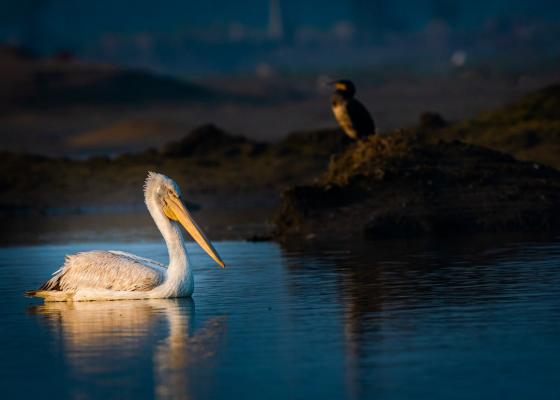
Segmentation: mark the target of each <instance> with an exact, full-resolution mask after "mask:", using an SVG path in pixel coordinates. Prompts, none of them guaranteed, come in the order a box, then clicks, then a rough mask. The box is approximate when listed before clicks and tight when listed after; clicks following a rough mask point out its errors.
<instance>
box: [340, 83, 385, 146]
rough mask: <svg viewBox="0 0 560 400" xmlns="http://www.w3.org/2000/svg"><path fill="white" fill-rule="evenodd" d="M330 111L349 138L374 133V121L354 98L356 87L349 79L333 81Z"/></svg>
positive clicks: (359, 137) (362, 136)
mask: <svg viewBox="0 0 560 400" xmlns="http://www.w3.org/2000/svg"><path fill="white" fill-rule="evenodd" d="M333 84H334V87H335V91H334V93H333V96H332V111H333V114H334V117H335V118H336V121H337V122H338V124H339V125H340V127H341V128H342V130H343V131H344V133H346V135H348V136H349V137H350V138H351V139H354V140H358V139H363V138H365V137H366V136H370V135H375V123H374V122H373V119H372V118H371V115H370V114H369V112H368V110H367V109H366V108H365V107H364V105H363V104H362V103H360V102H359V101H358V100H356V99H355V98H354V94H356V87H355V86H354V84H353V83H352V82H351V81H349V80H339V81H335V82H333Z"/></svg>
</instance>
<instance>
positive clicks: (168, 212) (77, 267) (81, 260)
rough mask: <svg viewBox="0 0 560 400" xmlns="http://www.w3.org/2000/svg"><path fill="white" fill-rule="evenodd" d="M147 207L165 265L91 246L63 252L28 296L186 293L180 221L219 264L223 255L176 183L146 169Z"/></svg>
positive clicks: (189, 281)
mask: <svg viewBox="0 0 560 400" xmlns="http://www.w3.org/2000/svg"><path fill="white" fill-rule="evenodd" d="M144 197H145V201H146V205H147V207H148V210H149V212H150V214H151V216H152V218H153V219H154V222H155V223H156V225H157V227H158V228H159V230H160V232H161V234H162V236H163V238H164V240H165V243H166V245H167V249H168V252H169V265H168V266H167V267H165V266H164V265H163V264H161V263H159V262H157V261H154V260H151V259H148V258H144V257H139V256H136V255H134V254H130V253H125V252H122V251H99V250H96V251H89V252H83V253H77V254H74V255H69V256H66V261H65V263H64V265H63V266H62V267H61V268H60V269H59V270H57V271H56V272H55V273H54V274H53V277H52V278H51V279H49V280H48V281H47V282H45V283H44V284H43V285H42V286H41V287H40V288H39V290H37V291H30V292H27V294H28V295H29V296H36V297H43V298H44V299H45V300H46V301H85V300H124V299H147V298H169V297H186V296H190V295H191V294H192V293H193V290H194V277H193V274H192V270H191V268H190V265H189V260H188V255H187V253H186V250H185V246H184V241H183V236H182V235H181V231H180V228H179V225H178V224H179V223H180V224H181V225H183V226H184V228H185V229H186V230H187V231H188V232H189V233H190V234H191V235H192V236H193V238H194V239H195V240H196V242H197V243H198V244H199V245H200V246H201V247H202V248H203V249H204V250H206V252H207V253H208V254H209V255H210V256H211V257H212V258H213V259H214V260H215V261H216V262H217V263H218V264H220V265H221V266H222V267H223V266H224V264H223V261H222V260H221V259H220V257H219V256H218V254H217V252H216V250H215V249H214V247H213V246H212V244H211V243H210V241H209V240H208V239H207V237H206V235H205V234H204V232H203V231H202V230H201V229H200V227H199V226H198V225H197V224H196V223H195V222H194V220H193V219H192V217H191V216H190V214H189V212H188V211H187V209H186V207H185V206H184V204H183V202H182V201H181V200H180V189H179V187H178V186H177V184H176V183H175V182H174V181H172V180H171V179H169V178H168V177H166V176H165V175H161V174H157V173H153V172H150V173H149V174H148V178H147V179H146V184H145V186H144Z"/></svg>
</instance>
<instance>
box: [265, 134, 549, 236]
mask: <svg viewBox="0 0 560 400" xmlns="http://www.w3.org/2000/svg"><path fill="white" fill-rule="evenodd" d="M559 202H560V172H559V171H557V170H555V169H552V168H549V167H545V166H542V165H539V164H536V163H532V162H523V161H517V160H515V159H514V158H513V157H512V156H510V155H507V154H503V153H500V152H497V151H494V150H491V149H486V148H482V147H478V146H474V145H470V144H466V143H461V142H458V141H454V142H443V141H440V142H438V143H433V144H429V143H428V144H426V143H423V142H421V141H419V140H417V139H415V138H411V137H409V136H408V135H405V134H394V135H393V136H391V137H388V138H383V137H378V136H374V137H371V138H369V139H367V140H364V141H361V142H357V143H356V144H354V145H352V146H351V147H350V148H348V150H347V151H346V152H344V153H342V154H341V155H339V156H337V157H334V158H333V159H332V160H331V163H330V165H329V167H328V170H327V172H326V174H325V176H324V178H323V180H322V181H321V182H318V183H316V184H313V185H305V186H295V187H292V188H291V189H288V190H287V191H286V192H285V193H284V195H283V200H282V204H281V207H280V209H279V211H278V213H277V215H276V217H275V219H274V222H275V226H276V232H275V234H276V237H277V238H279V239H288V238H289V237H291V236H292V237H293V236H300V237H301V236H304V237H309V238H312V237H325V238H336V237H341V235H343V236H345V237H349V236H365V237H368V238H384V237H410V236H421V235H449V234H457V233H478V232H512V231H516V232H517V231H535V230H554V229H558V228H559V227H560V214H559V213H558V212H556V209H557V206H558V204H560V203H559Z"/></svg>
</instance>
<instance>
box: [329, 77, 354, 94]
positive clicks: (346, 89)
mask: <svg viewBox="0 0 560 400" xmlns="http://www.w3.org/2000/svg"><path fill="white" fill-rule="evenodd" d="M332 85H333V86H334V88H335V91H336V92H337V93H339V94H341V95H343V96H344V97H354V94H356V87H355V86H354V84H353V83H352V81H349V80H348V79H341V80H338V81H334V82H332Z"/></svg>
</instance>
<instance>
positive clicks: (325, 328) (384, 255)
mask: <svg viewBox="0 0 560 400" xmlns="http://www.w3.org/2000/svg"><path fill="white" fill-rule="evenodd" d="M411 243H412V244H411ZM488 243H490V244H488ZM495 243H500V242H499V241H488V240H485V241H481V242H480V243H479V242H477V241H476V240H469V241H468V242H465V243H455V244H450V243H442V242H431V243H430V242H428V243H423V244H421V245H418V244H417V243H416V244H415V243H414V242H377V243H362V244H354V245H352V246H350V245H348V244H342V243H330V244H325V245H323V246H315V247H314V248H309V247H308V246H306V247H298V246H296V247H293V246H291V247H284V248H282V247H280V246H279V245H277V244H275V243H246V242H221V243H217V246H216V247H217V249H218V251H219V252H220V254H221V255H222V257H223V258H224V260H225V261H226V264H227V268H226V269H224V270H221V269H220V268H217V267H216V266H215V264H214V262H213V261H212V260H211V259H209V258H208V257H207V256H206V255H205V254H204V253H203V252H202V250H200V249H199V248H198V247H195V246H194V245H190V244H189V246H188V250H189V252H190V254H191V262H192V264H193V265H194V270H195V281H196V289H195V295H194V298H193V299H192V300H191V299H176V300H157V301H153V300H152V301H121V302H88V303H74V304H65V303H53V304H42V303H41V302H40V301H37V300H36V299H28V298H25V297H24V296H23V292H24V291H25V290H28V289H33V288H36V287H37V286H38V285H39V284H40V283H41V282H43V281H44V280H45V279H47V278H48V277H49V275H50V273H52V272H53V271H54V270H56V269H57V268H58V266H59V265H60V263H61V262H62V260H63V258H64V255H65V254H68V253H73V252H76V251H83V250H90V249H119V250H124V251H129V252H132V253H135V254H139V255H142V256H148V257H151V258H155V259H159V260H165V259H166V257H167V254H166V249H165V247H164V245H163V244H160V243H152V242H148V243H121V244H114V243H111V244H109V243H79V244H72V245H34V246H27V247H26V246H19V247H5V248H0V292H1V293H2V302H1V303H0V320H1V321H2V323H1V325H0V329H1V332H0V349H1V354H2V360H3V362H2V373H1V374H0V383H1V387H2V397H3V398H32V397H34V396H41V397H42V398H57V399H62V398H80V399H81V398H84V399H87V398H108V399H109V398H129V397H133V398H138V399H143V398H154V397H158V398H170V399H181V398H185V399H210V398H211V399H221V398H223V399H226V398H227V399H232V398H233V399H235V398H263V397H264V398H268V399H292V398H293V399H309V398H333V399H344V398H349V399H363V398H376V399H385V398H386V399H405V398H414V399H422V398H430V399H433V398H442V399H448V398H454V399H462V398H464V399H472V398H487V399H496V398H508V399H514V398H520V399H521V398H523V399H525V398H539V399H547V398H549V399H557V398H559V397H560V382H559V380H558V374H559V371H560V370H559V367H558V365H559V364H560V340H559V338H560V244H559V243H558V242H557V241H548V242H520V241H516V242H512V243H511V244H502V245H496V244H495Z"/></svg>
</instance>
